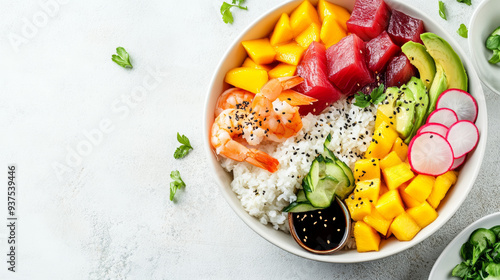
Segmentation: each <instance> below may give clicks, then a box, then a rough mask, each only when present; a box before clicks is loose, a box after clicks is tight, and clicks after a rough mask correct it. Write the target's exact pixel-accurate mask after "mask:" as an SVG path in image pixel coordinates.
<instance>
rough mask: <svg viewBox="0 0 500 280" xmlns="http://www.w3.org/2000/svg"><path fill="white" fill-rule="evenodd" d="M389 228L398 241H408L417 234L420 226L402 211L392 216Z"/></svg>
mask: <svg viewBox="0 0 500 280" xmlns="http://www.w3.org/2000/svg"><path fill="white" fill-rule="evenodd" d="M390 230H391V232H392V234H394V236H396V238H397V239H398V240H399V241H409V240H412V239H413V237H415V235H417V233H418V232H419V231H420V227H419V226H418V224H417V223H416V222H415V221H414V220H413V219H412V218H411V217H410V215H408V214H407V213H406V212H403V213H401V214H399V215H398V216H397V217H396V218H394V220H393V221H392V224H391V227H390Z"/></svg>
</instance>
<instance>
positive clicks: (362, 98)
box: [353, 91, 371, 108]
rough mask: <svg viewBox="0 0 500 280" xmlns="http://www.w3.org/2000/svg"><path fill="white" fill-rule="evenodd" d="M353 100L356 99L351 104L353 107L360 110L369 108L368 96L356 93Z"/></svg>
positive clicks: (359, 92) (369, 98)
mask: <svg viewBox="0 0 500 280" xmlns="http://www.w3.org/2000/svg"><path fill="white" fill-rule="evenodd" d="M354 98H356V102H354V103H353V104H354V105H356V106H358V107H361V108H365V107H368V106H370V100H371V97H370V96H369V95H368V94H364V93H362V92H361V91H358V93H356V95H354Z"/></svg>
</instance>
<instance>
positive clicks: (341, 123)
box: [222, 99, 376, 232]
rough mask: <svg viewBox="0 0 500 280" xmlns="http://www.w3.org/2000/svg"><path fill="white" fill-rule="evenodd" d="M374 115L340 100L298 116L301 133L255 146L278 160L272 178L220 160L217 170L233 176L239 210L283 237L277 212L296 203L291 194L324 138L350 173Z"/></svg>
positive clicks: (371, 109)
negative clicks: (224, 170) (321, 109)
mask: <svg viewBox="0 0 500 280" xmlns="http://www.w3.org/2000/svg"><path fill="white" fill-rule="evenodd" d="M375 112H376V108H375V107H374V106H371V107H367V108H365V109H362V108H359V107H357V106H354V105H352V104H351V99H341V100H339V101H337V102H336V103H335V104H333V105H331V106H330V107H328V108H327V109H325V111H323V113H322V114H320V115H317V116H314V115H312V114H309V115H307V116H305V117H303V118H302V123H303V128H302V130H301V131H300V132H299V133H298V134H297V135H296V136H295V137H293V138H289V139H287V140H286V141H285V142H283V143H269V142H268V143H266V144H261V145H259V146H258V149H259V150H261V151H264V152H266V153H268V154H269V155H271V156H272V157H274V158H276V159H278V160H279V162H280V166H279V170H278V171H276V172H274V173H270V172H268V171H266V170H263V169H261V168H258V167H255V166H253V165H251V164H249V163H246V162H236V161H233V160H230V159H226V158H222V167H223V168H225V169H226V170H227V171H229V172H231V171H232V172H233V178H234V179H233V181H232V183H231V187H232V189H233V191H234V192H235V193H236V195H237V197H238V199H239V200H240V201H241V205H242V206H243V208H244V209H245V210H246V211H247V212H248V213H249V214H250V215H251V216H253V217H255V218H257V219H258V220H259V221H260V222H261V223H263V224H268V223H270V224H272V226H273V227H274V228H275V229H277V230H278V229H279V230H283V231H285V232H288V231H289V227H288V221H287V215H288V214H287V213H283V212H281V210H282V209H283V208H284V207H286V206H288V205H289V204H290V202H293V201H295V200H296V199H297V197H296V196H295V193H296V192H297V190H298V189H301V188H302V186H301V183H302V178H303V177H304V176H305V175H307V173H308V172H309V168H310V166H311V162H312V161H313V160H314V158H315V157H316V156H317V155H318V154H320V153H322V152H323V143H324V142H325V138H326V137H327V136H328V134H329V133H330V134H331V135H332V141H331V143H330V146H329V149H330V150H332V151H333V152H334V153H335V155H337V156H338V157H339V159H341V160H342V161H344V162H345V163H346V164H347V165H349V166H350V167H351V169H352V168H353V167H354V163H355V162H356V160H358V159H360V158H362V155H363V154H364V152H365V151H366V149H367V148H368V145H369V144H370V141H371V138H372V133H373V129H374V126H375Z"/></svg>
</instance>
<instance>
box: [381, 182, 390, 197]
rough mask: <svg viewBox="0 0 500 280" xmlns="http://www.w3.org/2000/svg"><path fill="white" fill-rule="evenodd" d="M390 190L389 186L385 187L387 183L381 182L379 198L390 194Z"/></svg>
mask: <svg viewBox="0 0 500 280" xmlns="http://www.w3.org/2000/svg"><path fill="white" fill-rule="evenodd" d="M388 191H389V189H388V188H387V186H386V185H385V183H384V182H383V181H381V182H380V193H379V197H380V196H382V195H383V194H384V193H386V192H388Z"/></svg>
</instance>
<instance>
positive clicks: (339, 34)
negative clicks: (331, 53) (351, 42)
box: [320, 16, 347, 49]
mask: <svg viewBox="0 0 500 280" xmlns="http://www.w3.org/2000/svg"><path fill="white" fill-rule="evenodd" d="M345 36H347V32H346V31H345V29H344V28H342V26H341V25H340V23H339V22H338V21H337V20H336V19H335V18H334V17H333V16H327V17H326V18H325V20H323V25H322V26H321V33H320V38H321V41H322V42H323V44H325V47H326V48H327V49H328V48H329V47H331V46H332V45H335V44H337V43H338V42H339V41H340V40H341V39H342V38H344V37H345Z"/></svg>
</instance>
